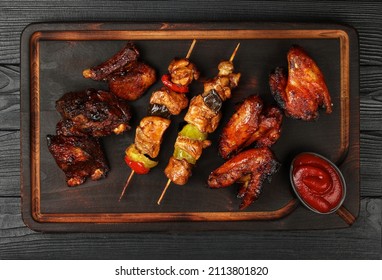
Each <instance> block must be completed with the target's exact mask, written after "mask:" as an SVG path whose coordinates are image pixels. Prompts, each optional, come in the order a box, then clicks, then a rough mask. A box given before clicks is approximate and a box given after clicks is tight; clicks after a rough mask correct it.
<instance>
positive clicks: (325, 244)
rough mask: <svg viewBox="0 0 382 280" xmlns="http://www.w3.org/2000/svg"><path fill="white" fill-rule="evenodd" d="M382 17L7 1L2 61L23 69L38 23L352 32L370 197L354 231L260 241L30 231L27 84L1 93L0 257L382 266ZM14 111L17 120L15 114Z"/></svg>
mask: <svg viewBox="0 0 382 280" xmlns="http://www.w3.org/2000/svg"><path fill="white" fill-rule="evenodd" d="M280 4H282V8H280ZM185 6H186V7H187V9H184V7H185ZM381 10H382V2H381V1H362V2H361V1H358V2H355V1H352V2H348V1H293V2H282V3H281V1H230V2H229V1H220V3H219V5H216V3H215V2H213V1H210V2H208V1H199V0H194V1H176V2H175V1H174V2H170V1H122V0H119V1H113V2H111V1H106V0H101V1H76V0H69V1H59V0H53V1H48V0H39V1H26V0H25V1H10V0H2V1H1V4H0V63H3V64H12V63H13V64H18V63H19V61H20V55H19V53H20V52H19V42H20V34H21V32H22V30H23V29H24V28H25V27H26V26H27V25H28V24H30V23H33V22H43V21H102V20H113V21H140V22H148V21H150V22H151V21H175V22H187V21H189V22H195V21H196V22H198V21H241V20H246V21H283V22H285V21H289V22H333V23H343V24H349V25H352V26H353V27H355V28H356V29H357V31H358V33H359V40H360V62H361V68H360V70H361V77H360V82H361V88H360V89H361V93H360V99H361V100H360V102H361V194H362V195H363V196H367V197H364V198H363V199H362V200H361V212H360V217H359V219H357V221H356V223H355V224H354V225H353V226H352V227H351V228H350V229H343V230H326V231H291V232H262V233H261V232H259V233H256V234H253V233H248V232H234V233H230V232H209V233H205V232H203V233H187V234H182V233H177V232H172V233H168V234H154V233H134V234H96V233H94V234H40V233H36V232H33V231H31V230H29V229H28V228H27V227H26V226H25V225H24V223H23V222H22V220H21V214H20V199H19V195H20V191H19V185H20V179H19V160H20V158H19V138H20V135H19V132H18V131H17V130H18V128H19V127H18V121H19V118H18V112H19V109H18V106H19V101H17V100H18V98H19V97H18V90H19V89H18V85H17V87H16V88H17V89H16V90H14V89H13V88H15V87H14V86H12V87H11V88H12V90H11V91H10V92H9V91H8V89H7V90H6V91H4V89H3V88H2V87H1V86H0V88H1V89H0V100H1V101H0V130H15V129H16V131H2V132H1V134H0V135H1V136H0V149H1V150H0V155H1V156H0V172H1V174H0V176H1V177H0V180H1V181H0V259H86V258H91V259H108V258H109V259H123V258H126V259H155V258H159V259H161V258H164V259H171V258H173V259H174V258H179V259H183V258H186V259H208V258H214V259H216V258H221V259H224V258H229V259H231V258H243V259H245V258H248V259H256V258H257V259H261V258H262V259H312V258H313V259H381V258H382V256H381V204H382V201H381V197H380V195H381V182H382V180H381V161H382V160H381V159H382V156H381V148H380V147H381V146H382V145H381V143H382V132H381V131H382V128H381V111H382V110H381V103H382V98H381V96H382V87H381V65H382V16H381V12H380V11H381ZM4 67H5V68H8V69H5V70H4ZM0 69H2V70H1V71H0V72H1V74H0V85H4V83H3V82H4V81H5V80H4V75H2V74H3V73H7V74H6V75H5V76H6V77H7V76H8V75H9V76H11V77H13V79H14V80H15V81H17V82H16V83H13V85H14V84H18V81H19V80H17V79H18V77H17V76H18V75H19V74H12V73H11V72H12V71H13V70H16V72H18V71H19V70H18V69H19V67H18V65H14V66H9V65H7V66H1V65H0ZM6 81H9V80H8V78H6ZM9 84H12V83H9ZM13 92H14V93H15V94H12V93H13ZM12 112H13V113H12ZM10 114H11V115H12V114H13V116H12V117H9V116H10ZM15 114H16V115H17V117H16V116H15ZM16 119H17V121H15V120H16ZM12 196H15V197H12ZM375 196H377V197H375ZM378 196H379V197H378ZM373 197H375V198H373Z"/></svg>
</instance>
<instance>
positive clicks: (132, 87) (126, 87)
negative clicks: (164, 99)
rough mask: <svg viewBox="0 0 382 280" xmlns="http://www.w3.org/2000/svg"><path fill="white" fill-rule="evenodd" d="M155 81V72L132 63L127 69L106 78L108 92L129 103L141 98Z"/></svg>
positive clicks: (140, 63)
mask: <svg viewBox="0 0 382 280" xmlns="http://www.w3.org/2000/svg"><path fill="white" fill-rule="evenodd" d="M155 80H156V74H155V70H154V69H153V68H152V67H150V66H148V65H147V64H145V63H143V62H137V63H134V64H133V65H132V67H130V68H129V69H126V70H124V71H122V72H119V73H117V74H112V75H111V76H109V78H108V82H109V88H110V91H111V92H112V93H114V94H115V95H117V96H118V97H120V98H123V99H126V100H129V101H134V100H137V99H138V98H139V97H141V96H142V94H143V93H144V92H145V91H146V90H147V89H148V88H149V87H150V86H151V85H152V84H153V83H154V82H155Z"/></svg>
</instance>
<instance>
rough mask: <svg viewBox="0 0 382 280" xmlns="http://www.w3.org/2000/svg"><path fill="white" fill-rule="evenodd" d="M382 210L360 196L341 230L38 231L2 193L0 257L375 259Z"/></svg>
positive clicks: (17, 202) (379, 202)
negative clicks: (351, 218) (354, 218)
mask: <svg viewBox="0 0 382 280" xmlns="http://www.w3.org/2000/svg"><path fill="white" fill-rule="evenodd" d="M381 211H382V199H381V198H374V199H371V198H364V199H362V201H361V212H360V213H361V214H360V216H359V218H358V219H357V221H356V222H355V224H353V226H352V227H351V228H350V229H341V230H320V231H304V232H301V231H274V232H272V231H267V232H257V233H256V234H252V233H248V232H232V233H230V232H203V233H179V232H169V233H159V234H154V233H144V232H141V233H130V234H127V233H124V234H97V233H92V234H73V233H68V234H41V233H37V232H34V231H31V230H29V229H28V228H27V227H26V226H25V225H24V224H23V222H22V220H21V216H20V199H18V198H0V224H1V225H2V229H1V230H0V258H1V259H178V258H181V259H209V258H213V259H379V258H380V250H381ZM339 237H340V238H339ZM285 240H288V242H285ZM222 244H224V246H222ZM126 248H129V249H128V250H127V249H126ZM55 252H60V253H59V254H57V253H55Z"/></svg>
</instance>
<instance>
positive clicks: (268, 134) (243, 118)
mask: <svg viewBox="0 0 382 280" xmlns="http://www.w3.org/2000/svg"><path fill="white" fill-rule="evenodd" d="M263 107H264V106H263V101H262V100H261V98H260V97H259V96H256V95H251V96H249V97H247V98H246V99H245V100H244V101H243V103H242V104H241V105H240V106H238V108H237V110H236V112H235V113H234V114H233V115H232V117H231V119H230V120H229V121H228V123H227V124H226V125H225V126H224V128H223V131H222V134H221V137H220V141H219V154H220V155H221V156H222V157H223V158H225V159H227V158H229V157H231V156H232V155H233V154H235V153H237V152H240V151H241V150H242V149H243V148H245V147H247V146H249V145H251V144H252V143H254V142H256V147H270V146H272V145H273V144H274V143H275V142H276V141H277V140H278V138H279V137H280V132H281V123H282V113H281V111H280V110H279V109H278V108H276V107H269V108H266V109H264V108H263Z"/></svg>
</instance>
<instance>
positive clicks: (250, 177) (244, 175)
mask: <svg viewBox="0 0 382 280" xmlns="http://www.w3.org/2000/svg"><path fill="white" fill-rule="evenodd" d="M278 167H279V163H278V162H277V160H276V159H275V157H274V155H273V153H272V151H271V150H270V149H269V148H267V147H263V148H255V149H250V150H247V151H244V152H241V153H239V154H238V155H236V156H235V157H233V158H232V159H230V160H228V161H227V162H225V163H224V164H223V165H222V166H220V167H218V168H217V169H215V170H214V171H213V172H211V174H210V176H209V177H208V186H209V187H210V188H224V187H228V186H230V185H232V184H233V183H235V182H237V181H240V182H242V183H243V187H242V189H241V190H240V191H239V194H240V196H241V197H242V198H243V200H242V203H241V205H240V210H243V209H245V208H246V207H248V206H249V205H250V204H251V203H252V202H253V201H255V200H256V199H257V198H258V197H259V195H260V193H261V189H262V183H263V182H264V180H265V179H267V178H269V176H271V175H273V174H274V173H275V172H276V171H277V170H278Z"/></svg>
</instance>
